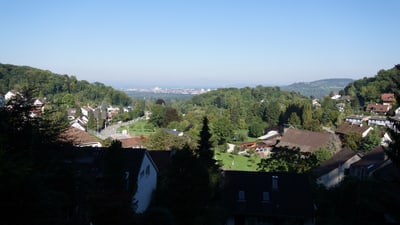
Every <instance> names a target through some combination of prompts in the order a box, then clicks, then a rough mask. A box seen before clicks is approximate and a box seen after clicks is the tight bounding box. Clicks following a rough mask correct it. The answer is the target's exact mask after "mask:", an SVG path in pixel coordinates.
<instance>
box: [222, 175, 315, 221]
mask: <svg viewBox="0 0 400 225" xmlns="http://www.w3.org/2000/svg"><path fill="white" fill-rule="evenodd" d="M224 176H225V177H224V202H225V204H226V208H227V210H228V212H229V213H230V214H231V215H242V216H244V215H246V216H268V217H275V216H276V217H291V218H299V219H300V218H302V219H304V218H310V217H312V216H313V215H314V213H315V211H314V203H313V198H312V194H311V189H310V186H309V183H308V178H307V176H306V175H303V174H293V173H267V172H247V171H246V172H245V171H225V172H224ZM273 176H276V177H277V187H278V188H277V189H276V190H274V188H273V187H272V183H273V182H272V179H273ZM239 191H243V193H244V197H245V198H244V199H245V200H244V201H238V200H239V199H238V195H239ZM264 192H268V194H267V195H268V196H269V201H263V193H264Z"/></svg>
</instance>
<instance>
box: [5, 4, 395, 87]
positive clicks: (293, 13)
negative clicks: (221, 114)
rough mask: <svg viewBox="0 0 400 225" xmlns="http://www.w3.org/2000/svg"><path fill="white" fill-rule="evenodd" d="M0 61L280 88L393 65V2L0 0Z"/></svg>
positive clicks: (104, 76)
mask: <svg viewBox="0 0 400 225" xmlns="http://www.w3.org/2000/svg"><path fill="white" fill-rule="evenodd" d="M0 5H1V7H2V8H3V9H4V10H3V11H2V13H1V14H0V25H1V27H2V28H3V31H4V32H3V33H2V35H1V36H0V43H2V49H1V52H0V62H1V63H6V64H14V65H27V66H31V67H35V68H39V69H45V70H50V71H52V72H54V73H58V74H68V75H74V76H76V77H77V78H78V79H80V80H87V81H89V82H95V81H98V82H101V83H104V84H106V85H108V86H113V87H116V88H129V87H149V86H151V87H153V86H154V87H155V86H159V87H189V86H192V87H193V86H195V87H230V86H238V85H239V86H255V85H263V86H271V85H272V86H282V85H289V84H292V83H295V82H311V81H315V80H321V79H329V78H350V79H360V78H362V77H371V76H374V75H375V74H376V73H377V72H378V71H379V70H381V69H389V68H392V67H393V66H394V65H395V64H398V63H400V56H399V55H398V52H399V51H400V45H399V44H398V40H397V39H398V37H399V36H400V35H399V34H400V30H399V29H396V27H397V26H398V24H397V23H398V21H400V14H399V13H397V10H398V8H399V6H400V1H396V0H388V1H369V0H367V1H365V0H362V1H361V0H346V1H344V0H343V1H316V0H305V1H289V0H283V1H261V0H254V1H231V0H221V1H209V0H204V1H174V0H171V1H112V2H111V1H100V0H99V1H92V0H88V1H76V0H71V1H62V2H60V1H50V0H41V1H34V0H26V1H2V2H1V3H0Z"/></svg>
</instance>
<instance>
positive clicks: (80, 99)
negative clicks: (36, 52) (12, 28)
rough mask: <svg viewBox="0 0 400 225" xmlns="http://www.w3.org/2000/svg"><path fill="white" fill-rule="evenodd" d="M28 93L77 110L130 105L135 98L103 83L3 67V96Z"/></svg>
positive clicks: (0, 83) (0, 90) (0, 79)
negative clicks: (104, 104)
mask: <svg viewBox="0 0 400 225" xmlns="http://www.w3.org/2000/svg"><path fill="white" fill-rule="evenodd" d="M12 90H13V91H20V90H24V91H28V92H30V93H29V94H30V95H31V96H32V97H35V98H46V99H47V100H49V101H51V102H52V103H53V104H55V105H57V104H62V105H68V106H69V107H71V106H74V105H75V104H76V103H82V104H88V103H89V104H100V103H101V102H102V101H106V102H107V103H108V104H112V105H125V106H127V105H130V104H131V98H130V97H129V96H128V95H127V94H126V93H124V92H122V91H117V90H115V89H113V88H112V87H109V86H106V85H104V84H102V83H99V82H95V83H89V82H88V81H86V80H78V79H77V77H75V76H73V75H71V76H69V75H60V74H55V73H53V72H50V71H47V70H41V69H36V68H32V67H28V66H16V65H9V64H0V93H3V94H6V93H7V92H8V91H12Z"/></svg>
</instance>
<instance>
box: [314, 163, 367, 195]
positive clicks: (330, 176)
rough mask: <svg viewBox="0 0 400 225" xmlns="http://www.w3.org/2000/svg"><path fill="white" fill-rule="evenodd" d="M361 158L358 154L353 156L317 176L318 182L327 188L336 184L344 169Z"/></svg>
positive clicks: (342, 177)
mask: <svg viewBox="0 0 400 225" xmlns="http://www.w3.org/2000/svg"><path fill="white" fill-rule="evenodd" d="M360 159H361V158H360V157H359V156H358V155H355V156H353V157H352V158H350V159H349V160H347V161H346V162H345V163H344V164H342V165H340V166H338V167H336V168H335V169H334V170H331V171H330V172H329V173H327V174H325V175H323V176H321V177H319V178H318V183H320V184H323V185H325V187H327V188H331V187H334V186H336V185H338V184H339V183H340V182H341V181H342V180H343V179H344V176H345V175H344V171H345V170H346V169H349V168H350V165H351V164H353V163H355V162H357V161H359V160H360Z"/></svg>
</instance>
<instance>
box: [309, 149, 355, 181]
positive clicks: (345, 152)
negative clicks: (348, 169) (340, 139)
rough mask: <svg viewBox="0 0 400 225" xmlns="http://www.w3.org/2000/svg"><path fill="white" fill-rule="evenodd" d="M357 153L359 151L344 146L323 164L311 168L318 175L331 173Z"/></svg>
mask: <svg viewBox="0 0 400 225" xmlns="http://www.w3.org/2000/svg"><path fill="white" fill-rule="evenodd" d="M356 154H357V153H356V152H355V151H353V150H351V149H350V148H344V149H342V150H341V151H339V152H338V153H336V154H335V155H334V156H332V157H331V158H330V159H328V160H326V161H324V162H322V163H321V165H319V166H318V167H316V168H313V169H312V170H311V173H312V174H313V175H314V176H316V177H321V176H323V175H325V174H327V173H329V172H330V171H332V170H334V169H336V168H338V166H339V165H342V164H343V163H345V162H346V161H347V160H349V159H351V158H352V157H354V156H355V155H356Z"/></svg>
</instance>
